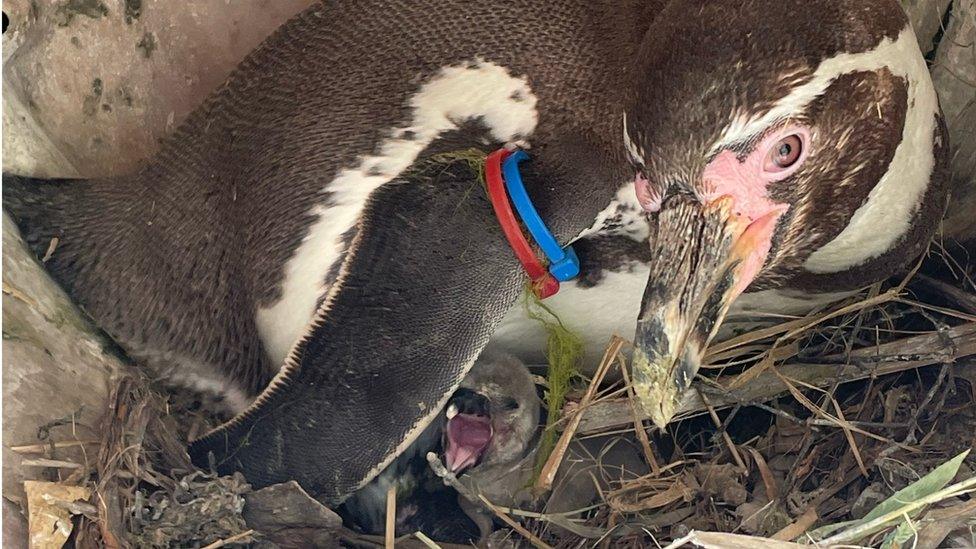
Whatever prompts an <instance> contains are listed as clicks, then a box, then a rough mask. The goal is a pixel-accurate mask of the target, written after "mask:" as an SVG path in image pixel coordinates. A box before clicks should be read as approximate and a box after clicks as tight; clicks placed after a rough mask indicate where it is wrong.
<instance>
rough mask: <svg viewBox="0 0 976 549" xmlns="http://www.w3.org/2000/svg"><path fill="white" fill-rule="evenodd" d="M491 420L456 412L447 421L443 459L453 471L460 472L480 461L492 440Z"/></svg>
mask: <svg viewBox="0 0 976 549" xmlns="http://www.w3.org/2000/svg"><path fill="white" fill-rule="evenodd" d="M492 435H493V432H492V427H491V420H490V419H489V418H487V417H485V416H482V415H473V414H457V415H455V416H454V417H452V418H451V419H449V420H448V422H447V429H446V430H445V437H444V438H445V441H444V460H445V461H446V464H447V468H448V469H450V470H451V472H453V473H460V472H462V471H464V470H465V469H469V468H471V467H473V466H475V465H477V464H478V462H479V461H481V458H482V456H483V455H484V453H485V450H487V449H488V445H489V444H491V440H492Z"/></svg>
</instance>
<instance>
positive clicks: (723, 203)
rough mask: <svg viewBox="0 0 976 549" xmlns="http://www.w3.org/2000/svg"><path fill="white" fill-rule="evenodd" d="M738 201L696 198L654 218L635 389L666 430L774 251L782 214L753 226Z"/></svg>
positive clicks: (672, 203)
mask: <svg viewBox="0 0 976 549" xmlns="http://www.w3.org/2000/svg"><path fill="white" fill-rule="evenodd" d="M733 206H734V205H733V201H732V198H731V197H728V196H723V197H720V198H718V199H716V200H714V201H713V202H711V203H708V204H705V205H702V204H701V203H699V202H697V201H696V200H694V199H693V198H691V197H690V196H688V195H685V196H676V197H674V198H673V199H671V200H669V201H667V202H666V203H665V204H664V205H663V207H662V208H661V211H660V213H659V214H658V215H657V216H656V219H655V218H652V220H651V221H652V225H655V222H656V227H655V228H656V231H652V234H651V251H652V254H653V255H652V257H654V258H655V262H654V265H653V266H652V268H651V274H650V278H649V280H648V284H647V287H646V289H645V290H644V297H643V300H642V302H641V309H640V316H639V318H638V322H637V334H636V337H635V340H634V342H635V351H634V357H633V364H632V369H633V383H634V389H635V392H636V394H637V397H638V400H639V402H640V404H641V406H642V408H643V409H644V412H645V413H646V414H647V415H648V416H649V417H650V418H651V419H652V420H653V421H654V423H655V424H657V425H658V426H659V427H661V428H664V426H665V425H667V424H668V422H669V421H671V418H672V417H674V415H675V413H676V412H677V410H678V404H679V402H680V398H681V395H682V393H683V392H684V391H685V390H686V389H688V387H689V386H690V385H691V382H692V380H693V379H694V377H695V374H696V373H697V372H698V368H699V367H700V366H701V361H702V356H703V355H704V352H705V348H706V346H707V345H708V343H709V342H710V341H711V339H712V338H713V337H714V336H715V334H716V333H717V332H718V328H719V326H720V325H721V323H722V320H723V319H724V318H725V314H726V312H727V311H728V309H729V306H730V305H731V304H732V302H733V301H734V300H735V298H736V297H737V296H738V295H739V294H740V293H741V292H742V291H743V290H744V289H745V288H746V287H747V286H748V285H749V283H751V282H752V280H753V279H754V278H755V277H756V275H757V274H758V272H759V270H760V269H761V267H762V265H763V263H764V262H765V260H766V256H767V254H768V253H769V249H770V246H771V239H772V234H773V230H774V229H775V225H776V220H777V219H778V218H779V217H780V215H781V214H782V212H783V210H782V209H776V210H774V211H771V212H769V213H768V214H766V215H764V216H762V217H761V218H759V219H757V220H755V221H752V220H750V219H749V218H746V217H742V216H739V215H736V214H734V213H732V212H733Z"/></svg>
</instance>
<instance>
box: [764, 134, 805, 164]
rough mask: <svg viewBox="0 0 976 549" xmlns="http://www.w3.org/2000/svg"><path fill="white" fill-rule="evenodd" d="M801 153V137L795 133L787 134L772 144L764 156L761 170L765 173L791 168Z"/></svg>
mask: <svg viewBox="0 0 976 549" xmlns="http://www.w3.org/2000/svg"><path fill="white" fill-rule="evenodd" d="M802 153H803V139H802V138H801V137H800V136H799V135H797V134H793V135H787V136H786V137H783V138H782V139H780V140H779V141H777V142H776V143H774V144H773V146H772V147H771V148H770V149H769V154H768V155H767V156H766V161H765V162H764V164H763V170H765V171H766V172H767V173H772V174H778V173H779V172H782V171H785V170H787V169H789V168H792V167H793V166H794V165H795V164H796V163H797V162H798V161H799V160H800V155H801V154H802Z"/></svg>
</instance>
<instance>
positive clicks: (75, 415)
mask: <svg viewBox="0 0 976 549" xmlns="http://www.w3.org/2000/svg"><path fill="white" fill-rule="evenodd" d="M106 349H108V342H107V340H106V339H105V338H104V337H103V336H102V335H101V333H100V332H98V331H97V330H96V329H95V328H94V327H92V326H91V324H89V322H88V320H87V319H86V318H85V317H84V316H83V315H82V313H81V312H80V311H79V310H78V309H77V308H76V307H75V306H74V305H73V304H72V303H71V301H70V300H69V299H68V296H67V295H66V294H65V293H64V291H63V290H61V288H60V287H58V286H57V285H56V284H55V283H54V281H52V280H51V278H50V277H48V276H47V274H46V273H45V272H44V270H43V268H42V267H41V264H40V263H39V262H38V261H37V260H36V259H34V257H33V255H31V254H30V252H28V251H27V249H26V247H25V246H24V244H23V241H22V240H21V239H20V236H19V233H18V231H17V228H16V226H15V225H14V223H13V222H12V221H11V220H10V218H9V217H8V216H7V215H6V214H4V215H3V497H4V498H6V499H8V500H11V501H13V502H16V503H18V504H20V505H23V503H24V489H23V481H24V479H42V475H43V474H49V473H51V472H52V471H53V470H50V469H42V468H39V467H36V466H29V465H25V464H24V459H28V458H38V457H46V458H53V459H58V460H65V461H73V462H75V463H84V461H83V460H84V459H85V458H86V455H87V456H93V455H94V451H95V448H94V447H92V446H88V447H87V452H88V453H87V454H86V453H85V452H83V451H82V447H79V446H74V447H70V448H57V449H55V450H54V452H55V453H54V454H47V455H42V454H40V453H38V454H35V455H26V454H24V453H18V452H14V451H13V450H11V447H13V446H17V445H31V444H41V443H44V444H46V443H48V442H53V441H59V442H69V443H70V442H72V441H75V442H77V441H91V440H94V439H97V438H98V436H97V432H96V430H95V429H97V426H98V424H99V420H100V415H101V414H102V410H103V409H104V406H105V399H106V398H107V396H108V391H109V383H110V379H111V376H112V374H113V373H115V372H118V371H120V369H121V368H123V367H124V366H123V364H122V362H121V361H120V360H119V359H118V358H117V357H116V356H115V355H113V354H111V352H106ZM57 420H61V421H59V422H58V423H59V425H53V426H50V427H48V428H42V427H43V426H45V425H50V424H51V423H52V422H55V421H57ZM42 439H43V440H42ZM48 451H50V450H48ZM60 471H62V473H70V472H71V470H70V469H61V470H60ZM56 479H57V477H54V478H43V480H56Z"/></svg>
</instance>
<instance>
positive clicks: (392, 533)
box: [383, 484, 396, 549]
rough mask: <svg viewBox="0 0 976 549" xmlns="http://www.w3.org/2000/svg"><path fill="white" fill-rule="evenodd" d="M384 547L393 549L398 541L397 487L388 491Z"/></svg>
mask: <svg viewBox="0 0 976 549" xmlns="http://www.w3.org/2000/svg"><path fill="white" fill-rule="evenodd" d="M383 539H384V544H383V545H384V547H386V549H393V541H394V540H395V539H396V485H395V484H394V485H392V486H390V489H389V490H387V491H386V532H384V536H383Z"/></svg>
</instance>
